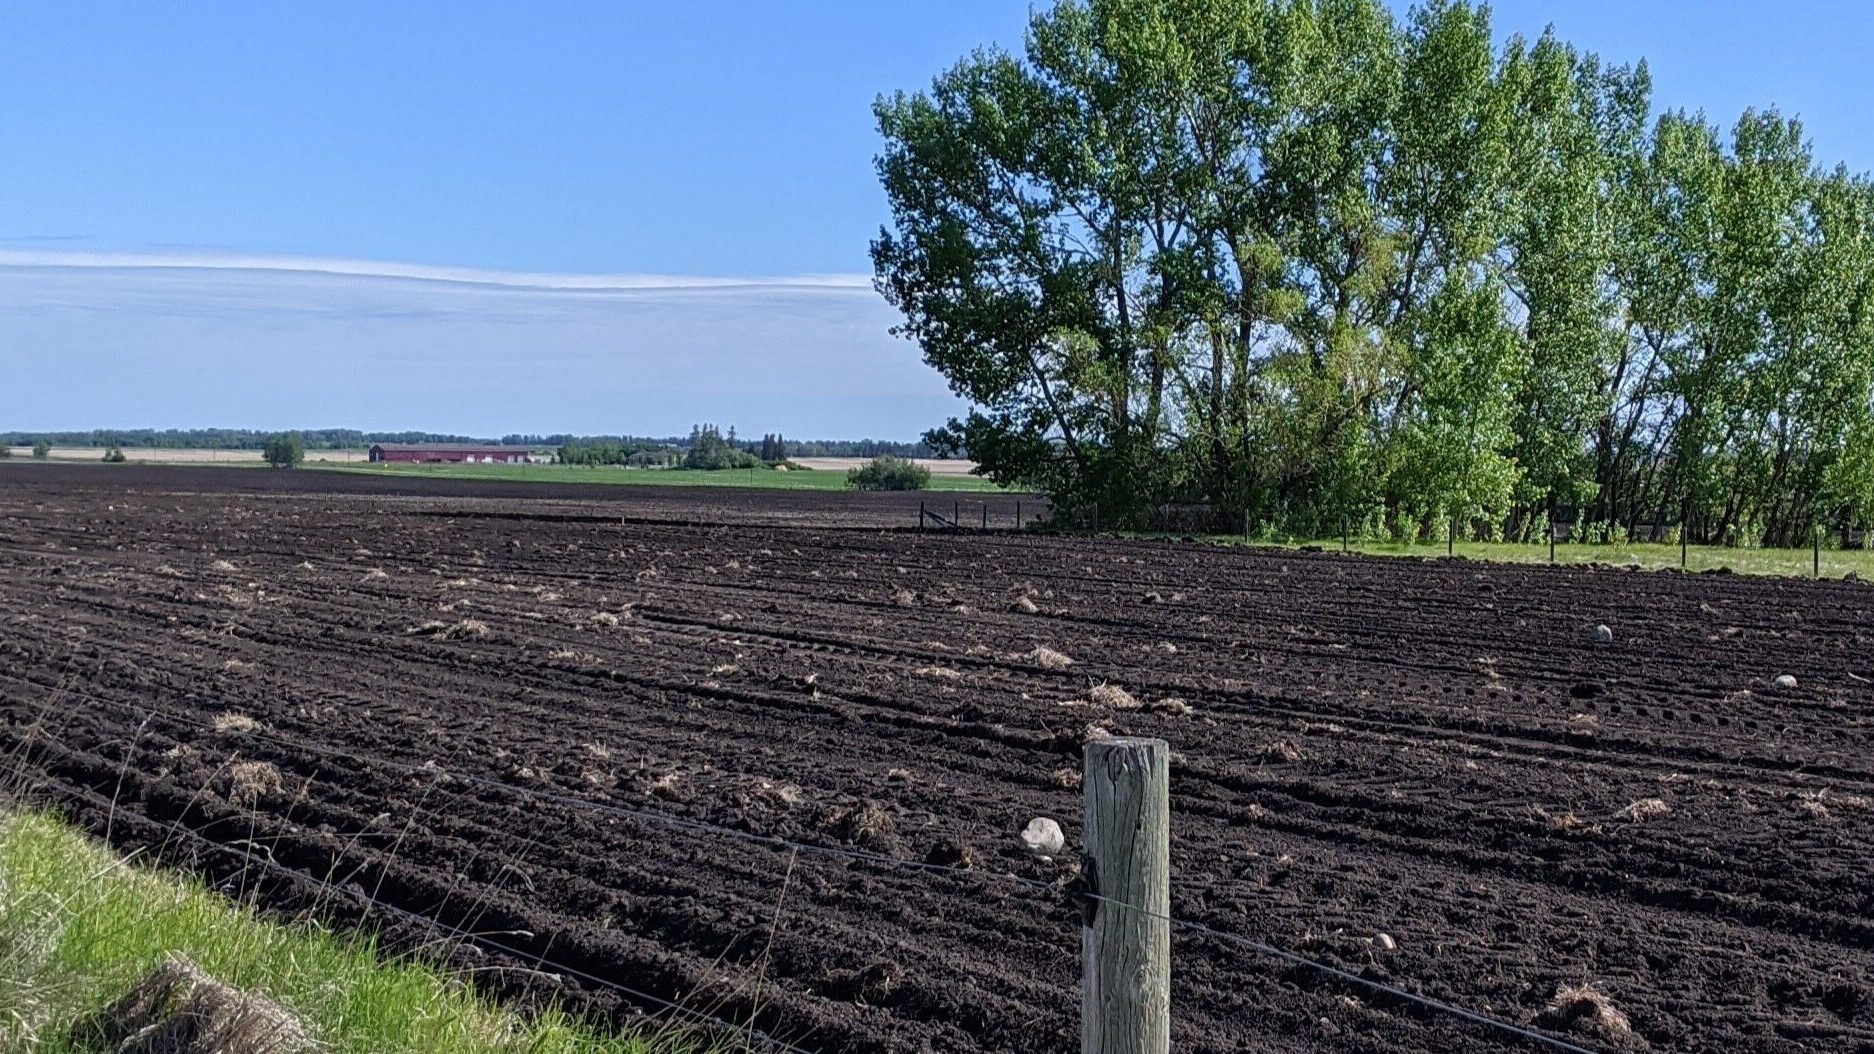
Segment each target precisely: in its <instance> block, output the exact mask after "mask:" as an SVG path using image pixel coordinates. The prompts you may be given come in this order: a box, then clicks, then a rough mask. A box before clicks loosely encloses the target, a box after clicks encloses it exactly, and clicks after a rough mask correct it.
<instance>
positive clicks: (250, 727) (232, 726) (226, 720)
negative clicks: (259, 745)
mask: <svg viewBox="0 0 1874 1054" xmlns="http://www.w3.org/2000/svg"><path fill="white" fill-rule="evenodd" d="M215 731H217V732H222V733H226V734H229V735H245V734H247V733H249V732H258V731H260V722H259V721H256V720H254V719H253V718H251V717H249V716H247V715H246V714H238V713H235V712H234V711H232V710H230V711H228V712H227V713H225V714H222V715H221V716H219V717H217V718H215Z"/></svg>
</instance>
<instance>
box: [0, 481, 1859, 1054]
mask: <svg viewBox="0 0 1874 1054" xmlns="http://www.w3.org/2000/svg"><path fill="white" fill-rule="evenodd" d="M205 473H206V474H205ZM312 475H313V474H311V473H301V474H294V473H262V472H260V471H259V470H247V471H236V470H222V471H221V472H219V473H217V472H215V471H214V470H201V471H184V470H162V469H145V470H138V471H137V472H136V474H135V475H131V474H129V473H124V474H118V473H115V472H111V471H108V470H100V469H96V468H90V467H84V468H71V469H58V468H51V467H45V466H31V467H18V468H14V469H0V751H4V753H5V755H6V757H7V758H8V764H9V765H11V766H13V767H15V768H17V769H19V770H20V771H21V772H22V774H23V775H22V777H21V778H23V779H24V780H25V785H26V786H28V787H30V788H32V789H33V790H34V791H35V792H36V793H38V794H39V795H42V796H44V797H45V798H46V799H47V800H56V801H59V802H62V803H65V804H66V805H67V806H68V808H70V809H71V810H72V811H73V813H74V815H76V816H78V817H79V818H80V819H81V820H82V821H83V822H85V823H87V824H88V825H90V826H93V827H94V828H95V829H97V830H98V831H99V832H100V833H108V835H109V836H110V837H111V839H112V840H113V841H115V842H116V843H118V844H119V845H121V846H125V847H137V848H145V849H149V850H151V851H153V852H155V853H157V854H159V855H162V856H164V857H165V858H167V859H169V860H171V861H172V862H176V863H181V864H184V865H187V866H191V867H194V868H197V869H199V870H200V871H202V872H204V873H206V874H208V875H210V876H211V877H212V878H214V879H215V880H217V881H220V882H224V883H226V884H227V885H228V886H229V888H230V889H234V890H239V891H251V892H254V893H255V894H256V895H258V896H260V897H261V898H263V899H264V900H266V901H268V902H269V903H271V904H274V905H275V906H278V907H280V908H282V909H289V910H291V909H304V908H312V909H316V910H318V911H321V912H323V913H325V914H327V915H329V916H331V917H333V918H335V919H339V920H343V921H350V920H356V919H358V918H359V917H360V915H361V913H362V912H363V910H364V909H363V907H362V905H363V903H364V901H363V900H362V896H367V895H368V896H370V897H374V898H376V899H378V900H380V901H382V902H384V903H386V904H390V905H392V906H394V907H396V908H400V909H404V910H407V911H411V912H416V913H418V914H420V915H422V916H424V917H426V918H430V919H435V920H438V921H440V922H441V923H442V924H443V925H445V926H447V927H451V928H454V929H458V930H462V931H472V932H474V933H479V934H482V935H484V936H485V937H486V938H487V939H486V940H484V941H483V942H481V943H479V944H477V943H475V942H473V941H470V942H467V943H463V944H459V945H456V946H455V947H454V950H453V951H452V952H450V953H449V954H450V955H451V956H452V957H454V958H456V959H457V960H459V961H461V962H462V963H464V964H465V965H477V966H481V967H492V966H505V967H518V968H520V969H515V970H501V971H496V970H484V971H483V972H481V973H479V974H478V976H480V977H482V978H483V979H484V980H485V981H486V982H487V983H489V984H491V985H495V986H497V987H500V988H503V989H505V990H509V991H512V992H515V993H520V992H527V993H534V994H538V993H540V992H543V991H546V992H552V993H554V994H557V995H560V996H567V995H571V996H572V997H573V998H575V999H578V1000H583V1001H586V1002H588V1003H590V1005H592V1006H594V1007H595V1008H598V1009H601V1010H606V1011H617V1012H619V1013H625V1012H628V1011H629V1010H630V1009H631V1007H630V1005H629V1003H628V1002H626V1001H621V999H620V998H619V997H617V996H616V995H615V993H610V992H608V991H607V990H605V989H604V988H602V987H601V986H598V985H595V984H593V983H591V982H590V981H589V980H582V979H579V978H576V977H573V976H570V975H566V974H564V973H561V972H560V971H558V970H556V968H555V967H553V966H549V965H545V964H544V963H543V962H542V961H541V960H542V959H544V960H550V961H551V962H552V963H557V964H561V965H563V966H567V967H572V968H573V969H575V970H578V971H581V972H583V973H587V974H591V975H594V976H597V977H600V978H606V979H611V980H615V981H618V982H620V983H623V984H626V985H629V986H631V987H633V988H636V989H639V990H641V991H643V992H646V993H649V994H652V995H654V996H656V997H658V998H661V999H667V1000H671V1001H675V1002H678V1003H680V1004H682V1005H684V1006H687V1007H691V1008H694V1009H698V1010H703V1011H707V1012H709V1013H711V1014H713V1015H716V1016H719V1017H722V1018H727V1019H731V1020H735V1021H750V1020H752V1021H754V1022H755V1023H756V1024H757V1025H759V1026H760V1027H761V1028H762V1029H764V1030H766V1031H768V1032H770V1033H772V1034H774V1035H777V1036H780V1037H782V1038H784V1039H787V1040H790V1041H792V1042H794V1043H797V1044H799V1045H800V1046H802V1047H805V1048H807V1049H810V1050H815V1051H825V1052H873V1051H921V1050H935V1051H994V1052H1011V1054H1012V1052H1018V1051H1019V1052H1028V1051H1064V1050H1070V1049H1074V1048H1075V1047H1076V1045H1077V1042H1078V1039H1077V1028H1078V994H1077V993H1078V978H1079V969H1080V965H1079V933H1078V916H1077V912H1076V908H1075V907H1074V905H1073V903H1072V901H1071V898H1070V896H1069V894H1068V893H1067V891H1066V888H1065V887H1066V883H1067V880H1068V879H1069V877H1070V875H1069V874H1068V869H1069V868H1070V867H1071V865H1070V864H1068V863H1065V862H1042V861H1038V860H1033V859H1029V858H1027V857H1025V856H1024V855H1023V854H1022V853H1021V852H1020V850H1019V844H1018V843H1017V841H1016V839H1015V834H1016V832H1018V831H1020V830H1021V828H1022V826H1023V825H1024V824H1026V823H1027V822H1028V820H1029V819H1030V818H1032V817H1034V816H1052V817H1055V818H1057V819H1059V820H1060V821H1061V824H1062V826H1063V827H1064V828H1065V829H1066V831H1067V835H1068V839H1069V844H1070V845H1072V844H1075V842H1076V839H1077V836H1078V826H1079V823H1078V821H1079V814H1080V798H1079V791H1078V788H1077V772H1078V767H1079V757H1080V750H1081V746H1082V743H1083V742H1084V740H1085V738H1086V737H1087V736H1089V735H1098V734H1101V733H1102V731H1104V732H1109V733H1123V734H1140V735H1152V736H1160V737H1163V738H1165V739H1167V740H1169V741H1170V742H1171V744H1172V746H1173V750H1174V751H1175V755H1174V764H1173V771H1172V795H1173V798H1172V855H1173V865H1174V878H1173V881H1174V885H1173V891H1172V911H1173V914H1174V915H1176V916H1178V917H1180V918H1183V919H1189V920H1193V921H1196V922H1200V923H1203V924H1205V925H1208V926H1211V927H1214V928H1216V929H1218V930H1222V931H1226V932H1229V933H1236V934H1242V935H1245V936H1249V937H1252V938H1255V939H1258V940H1262V941H1266V942H1267V943H1269V944H1272V945H1276V946H1278V947H1281V948H1285V949H1289V950H1293V951H1295V952H1299V953H1301V954H1304V955H1306V956H1309V957H1311V958H1315V959H1319V960H1321V961H1324V962H1328V963H1332V964H1335V965H1337V966H1340V967H1342V968H1344V969H1347V970H1350V971H1353V972H1355V973H1359V974H1363V975H1365V976H1368V977H1371V978H1374V979H1377V980H1383V981H1385V982H1387V983H1390V984H1394V985H1398V986H1400V987H1402V988H1405V989H1408V990H1410V991H1414V992H1418V993H1422V994H1425V995H1428V996H1433V997H1436V998H1439V999H1444V1000H1448V1001H1450V1002H1453V1003H1457V1004H1461V1005H1463V1006H1466V1007H1469V1008H1471V1009H1474V1010H1477V1011H1481V1012H1487V1013H1489V1014H1491V1015H1493V1016H1496V1017H1499V1018H1502V1019H1504V1020H1508V1021H1513V1022H1518V1023H1522V1024H1531V1025H1535V1026H1537V1027H1539V1028H1542V1029H1544V1030H1545V1031H1549V1032H1552V1033H1554V1034H1556V1035H1559V1036H1562V1037H1565V1038H1567V1039H1569V1040H1571V1041H1573V1042H1576V1043H1580V1044H1582V1045H1584V1046H1587V1047H1589V1048H1592V1049H1597V1050H1642V1049H1646V1050H1656V1051H1700V1052H1704V1051H1709V1052H1725V1054H1738V1052H1771V1051H1815V1052H1821V1051H1831V1052H1833V1051H1868V1050H1874V980H1870V966H1871V965H1874V715H1871V713H1870V711H1871V708H1874V692H1871V691H1870V687H1871V682H1874V648H1871V646H1874V590H1870V589H1869V588H1868V587H1866V586H1863V585H1860V584H1855V583H1845V582H1823V583H1811V582H1798V581H1782V580H1774V579H1745V578H1735V577H1728V576H1717V575H1698V576H1687V575H1679V574H1664V573H1661V574H1646V573H1637V572H1628V571H1608V570H1599V571H1597V570H1562V569H1551V568H1543V567H1520V568H1518V567H1485V566H1481V565H1476V564H1468V563H1463V562H1447V561H1439V562H1412V561H1399V560H1367V559H1359V558H1344V557H1340V556H1338V555H1333V554H1294V553H1287V554H1284V553H1272V552H1256V551H1243V550H1228V549H1220V548H1214V547H1205V546H1199V545H1177V544H1158V543H1124V542H1115V541H1098V540H1094V541H1086V540H1082V541H1073V540H1061V539H1049V538H1041V537H1027V536H1019V535H1013V534H1006V533H1005V534H995V533H991V534H980V533H969V534H957V535H951V534H937V533H929V534H918V533H913V532H911V531H909V530H906V529H904V528H907V527H909V525H910V523H911V522H912V521H914V519H915V499H913V500H912V504H911V506H909V507H910V508H911V509H912V512H911V514H910V515H901V514H902V513H903V510H904V509H905V508H906V506H904V505H903V504H896V505H894V504H890V501H897V502H900V503H902V502H903V501H904V499H902V498H898V499H890V500H889V501H879V502H869V503H861V504H859V505H856V506H855V505H852V504H848V503H847V502H849V501H850V499H846V498H843V497H841V496H838V495H802V494H776V493H764V494H761V495H758V496H754V495H740V496H730V497H727V498H725V497H723V496H720V495H717V496H711V495H707V494H702V493H697V494H691V493H689V492H684V493H671V492H668V491H660V492H658V493H656V494H655V495H654V496H652V495H643V494H636V495H634V494H620V495H614V494H607V495H606V496H605V498H604V500H601V501H580V500H578V497H577V496H576V495H567V494H561V493H555V494H551V495H544V496H529V495H527V494H526V492H524V491H521V490H517V489H511V488H501V490H500V492H499V493H492V494H490V493H485V492H477V493H475V494H473V495H469V494H465V493H464V492H461V491H455V490H450V489H447V488H439V487H437V486H435V485H433V484H430V485H425V486H423V487H421V488H417V489H415V490H413V491H398V490H396V489H395V488H393V487H391V486H389V485H387V484H386V483H383V482H380V481H378V480H375V479H373V480H371V481H369V482H368V483H365V482H364V481H361V480H355V479H350V478H343V477H337V478H328V477H323V476H321V477H318V481H319V484H320V485H321V486H323V487H326V488H339V489H346V490H348V491H351V492H348V493H343V494H339V493H320V492H318V488H317V487H314V486H312V485H311V484H310V483H309V482H308V481H307V478H306V477H311V476H312ZM276 481H278V482H276ZM398 482H401V481H398ZM549 498H550V499H551V500H547V499H549ZM639 502H647V503H651V504H648V505H645V504H638V503H639ZM763 503H773V504H771V505H764V504H763ZM815 503H817V504H815ZM775 509H780V510H781V512H780V514H776V512H775V511H774V510H775ZM855 509H857V510H858V511H857V512H855V511H854V510H855ZM879 510H885V511H883V512H881V511H879ZM868 525H870V526H868ZM890 527H896V528H898V529H895V530H892V529H880V528H890ZM1603 623H1604V624H1606V625H1608V626H1610V627H1612V628H1613V630H1614V633H1615V639H1614V641H1613V642H1612V643H1611V644H1596V643H1594V642H1592V641H1591V640H1589V639H1588V637H1587V636H1586V634H1585V630H1586V629H1587V628H1588V627H1590V626H1593V625H1595V624H1603ZM1039 649H1046V650H1039ZM1050 652H1053V653H1058V656H1056V655H1051V654H1050ZM1061 657H1064V658H1065V659H1068V660H1071V664H1067V665H1063V664H1062V661H1061ZM1781 674H1789V675H1792V676H1794V677H1795V678H1796V679H1797V684H1796V686H1795V687H1793V688H1792V687H1783V688H1779V687H1777V686H1776V685H1775V684H1774V678H1776V677H1777V676H1778V675H1781ZM1115 689H1118V691H1116V690H1115ZM250 722H251V723H250ZM217 723H219V728H217V727H216V725H217ZM463 777H467V778H463ZM595 806H597V808H595ZM626 810H630V811H626ZM634 812H650V813H654V814H656V815H657V816H659V817H674V818H679V819H683V820H689V821H698V822H701V823H704V824H709V825H714V826H717V827H721V828H727V829H730V830H732V831H738V832H744V833H748V834H758V835H763V836H774V837H777V838H782V839H788V840H792V841H796V842H801V843H806V844H809V845H813V846H824V847H834V848H840V849H848V850H855V851H862V852H865V853H871V854H879V855H882V856H884V857H888V858H891V860H892V861H897V862H902V863H907V864H909V863H921V862H930V863H934V864H941V865H945V866H946V867H955V866H966V867H968V868H969V870H968V873H966V874H958V873H955V872H953V871H949V870H941V871H939V870H931V869H919V868H914V867H905V866H896V865H895V864H893V863H887V862H881V861H876V860H865V859H841V858H835V857H828V856H823V855H818V854H809V853H798V852H793V851H789V850H787V849H784V848H777V847H775V846H772V845H770V844H765V843H757V842H751V841H747V840H741V839H736V838H732V837H729V836H727V835H725V834H723V833H721V832H717V831H711V830H702V829H695V828H685V827H676V826H672V825H670V824H668V823H664V822H658V821H656V820H653V819H650V818H646V817H643V816H639V815H634ZM216 847H219V848H216ZM1010 875H1013V876H1017V877H1021V878H1026V879H1030V880H1035V881H1038V882H1042V883H1050V884H1055V885H1058V886H1060V887H1061V890H1060V892H1058V893H1057V892H1054V891H1051V890H1048V889H1042V888H1037V887H1036V886H1034V885H1026V884H1019V883H1016V882H1011V881H1008V880H1007V878H1006V876H1010ZM320 883H329V884H330V885H331V886H334V887H336V889H337V892H331V891H323V890H322V887H321V885H320ZM369 924H371V925H375V926H381V927H382V928H384V929H385V930H386V931H387V933H388V935H389V937H390V938H391V939H392V941H393V942H394V943H400V944H404V945H415V944H419V943H424V942H433V941H434V939H435V937H436V934H435V933H433V932H428V931H425V930H424V929H422V928H421V927H417V926H415V925H413V924H410V923H408V922H407V921H400V920H397V919H394V918H393V919H384V918H378V919H374V920H371V922H370V923H369ZM494 942H499V943H500V944H501V945H502V946H504V947H506V948H510V949H514V950H517V951H518V952H520V953H521V954H520V955H519V956H516V955H512V954H507V953H505V952H502V951H499V950H496V949H494V948H492V947H491V944H492V943H494ZM431 947H434V945H433V944H432V945H431ZM1174 956H1175V958H1174V966H1173V969H1174V981H1173V998H1174V1022H1175V1023H1174V1033H1173V1043H1174V1048H1175V1049H1177V1050H1179V1051H1187V1052H1224V1051H1258V1052H1261V1051H1269V1052H1275V1051H1283V1052H1295V1051H1302V1052H1322V1054H1326V1052H1334V1054H1346V1052H1366V1051H1372V1052H1408V1051H1409V1052H1415V1054H1418V1052H1432V1051H1472V1050H1476V1051H1485V1050H1521V1049H1536V1048H1534V1047H1533V1046H1530V1045H1529V1044H1528V1043H1527V1041H1517V1040H1514V1039H1512V1038H1509V1037H1506V1036H1503V1035H1499V1034H1495V1033H1492V1032H1491V1031H1489V1030H1486V1029H1484V1028H1482V1027H1480V1026H1476V1025H1473V1024H1468V1023H1466V1022H1464V1021H1462V1020H1458V1019H1455V1018H1452V1017H1450V1016H1447V1015H1442V1014H1439V1013H1436V1012H1432V1011H1427V1010H1422V1009H1416V1008H1413V1007H1411V1006H1406V1005H1398V1004H1395V1003H1392V1002H1390V1001H1388V1000H1386V999H1384V998H1382V997H1379V996H1375V995H1373V994H1371V993H1369V992H1367V991H1365V990H1362V989H1359V988H1357V987H1350V986H1348V985H1347V984H1345V983H1342V982H1337V981H1334V980H1332V979H1330V978H1327V977H1324V976H1322V975H1320V974H1317V973H1313V972H1311V971H1308V970H1305V969H1302V968H1299V967H1294V966H1290V965H1286V964H1284V963H1282V962H1280V961H1275V960H1271V959H1269V958H1266V957H1262V956H1259V955H1258V954H1256V953H1254V952H1252V951H1249V950H1246V949H1242V948H1240V947H1237V946H1235V945H1232V944H1228V943H1225V942H1222V941H1220V940H1218V939H1216V938H1214V937H1210V936H1206V935H1203V934H1198V933H1193V932H1188V931H1183V932H1180V933H1178V934H1177V935H1176V936H1175V937H1174ZM1573 985H1589V986H1592V987H1593V988H1594V989H1595V990H1596V991H1598V992H1600V993H1601V994H1602V995H1604V996H1605V997H1606V999H1607V1000H1608V1001H1609V1002H1610V1003H1611V1005H1612V1007H1614V1008H1616V1009H1617V1010H1618V1011H1619V1012H1620V1013H1622V1014H1624V1015H1625V1018H1626V1021H1627V1022H1628V1024H1627V1026H1626V1027H1625V1028H1624V1030H1623V1028H1622V1027H1621V1026H1620V1025H1619V1024H1618V1022H1616V1021H1614V1020H1613V1019H1612V1018H1611V1017H1604V1018H1602V1019H1600V1020H1599V1022H1598V1024H1597V1022H1596V1021H1595V1020H1594V1019H1591V1018H1581V1017H1577V1018H1572V1019H1571V1018H1569V1016H1568V1015H1566V1014H1556V1013H1545V1007H1547V1006H1548V1005H1549V1004H1550V1002H1551V1000H1552V999H1553V997H1554V996H1555V995H1556V993H1557V991H1558V989H1560V988H1562V987H1564V986H1573ZM1519 1042H1520V1043H1521V1044H1522V1045H1520V1046H1519V1045H1518V1044H1519Z"/></svg>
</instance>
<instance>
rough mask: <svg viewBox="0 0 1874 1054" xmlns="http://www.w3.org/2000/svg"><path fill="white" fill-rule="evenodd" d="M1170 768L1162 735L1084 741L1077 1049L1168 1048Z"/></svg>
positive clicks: (1128, 1051)
mask: <svg viewBox="0 0 1874 1054" xmlns="http://www.w3.org/2000/svg"><path fill="white" fill-rule="evenodd" d="M1170 767H1171V748H1170V747H1169V746H1167V745H1166V743H1165V741H1164V740H1162V739H1131V738H1122V739H1100V740H1095V741H1093V742H1091V743H1088V744H1087V748H1086V762H1085V772H1084V776H1083V779H1082V784H1083V786H1084V788H1085V792H1086V809H1087V815H1086V827H1085V830H1084V833H1083V837H1084V838H1085V840H1086V852H1085V854H1084V855H1083V856H1082V858H1081V864H1080V866H1081V880H1082V881H1083V882H1084V883H1085V884H1086V890H1087V892H1088V893H1090V894H1093V896H1090V897H1088V898H1087V899H1086V901H1085V905H1084V908H1083V913H1082V915H1081V922H1082V928H1081V931H1080V952H1081V965H1082V977H1081V992H1080V1050H1081V1054H1169V1052H1170V1050H1171V922H1170V920H1169V918H1168V916H1169V915H1170V913H1171V842H1170V827H1171V778H1170ZM1095 897H1098V898H1103V899H1094V898H1095ZM1105 901H1117V902H1118V903H1106V902H1105ZM1121 905H1127V906H1125V907H1122V906H1121ZM1132 909H1137V910H1132Z"/></svg>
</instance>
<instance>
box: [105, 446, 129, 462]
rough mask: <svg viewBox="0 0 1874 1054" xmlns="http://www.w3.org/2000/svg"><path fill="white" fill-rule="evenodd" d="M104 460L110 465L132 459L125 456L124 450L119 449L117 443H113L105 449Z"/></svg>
mask: <svg viewBox="0 0 1874 1054" xmlns="http://www.w3.org/2000/svg"><path fill="white" fill-rule="evenodd" d="M103 460H104V463H105V464H108V465H121V464H123V463H124V462H126V461H128V460H130V459H129V458H127V457H125V456H124V452H123V451H122V450H120V449H118V447H117V446H116V444H112V445H111V446H110V447H108V448H106V449H105V451H104V458H103Z"/></svg>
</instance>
